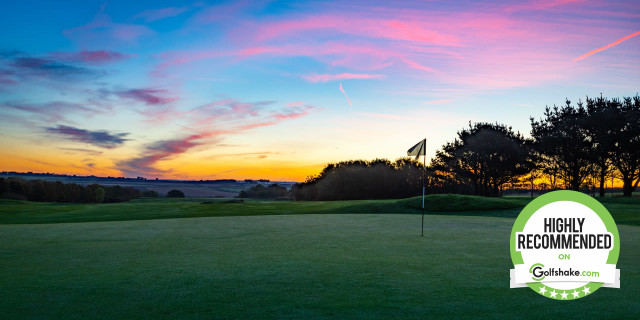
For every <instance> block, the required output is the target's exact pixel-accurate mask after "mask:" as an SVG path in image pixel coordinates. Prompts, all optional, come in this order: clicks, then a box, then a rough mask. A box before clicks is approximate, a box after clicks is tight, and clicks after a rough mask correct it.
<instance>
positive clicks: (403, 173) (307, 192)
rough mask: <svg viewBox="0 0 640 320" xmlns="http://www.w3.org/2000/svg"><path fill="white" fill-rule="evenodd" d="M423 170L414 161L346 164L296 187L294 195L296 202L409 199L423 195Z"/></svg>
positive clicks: (356, 161)
mask: <svg viewBox="0 0 640 320" xmlns="http://www.w3.org/2000/svg"><path fill="white" fill-rule="evenodd" d="M423 170H424V167H423V165H422V163H420V162H418V161H416V160H413V159H411V158H401V159H398V160H396V161H395V162H390V161H389V160H386V159H376V160H372V161H364V160H352V161H343V162H338V163H332V164H329V165H327V166H326V167H325V168H324V169H323V170H322V172H320V174H319V175H318V176H315V177H308V178H307V180H306V181H305V182H303V183H300V184H297V185H294V186H293V187H292V190H291V193H292V194H293V197H294V199H296V200H355V199H391V198H407V197H412V196H416V195H418V194H420V193H421V192H422V191H421V190H422V189H421V186H422V181H421V179H422V172H423Z"/></svg>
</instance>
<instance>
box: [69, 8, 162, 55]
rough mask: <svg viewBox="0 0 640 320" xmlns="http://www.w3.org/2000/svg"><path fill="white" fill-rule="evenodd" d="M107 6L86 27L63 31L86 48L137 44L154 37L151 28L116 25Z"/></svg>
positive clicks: (136, 25) (135, 25)
mask: <svg viewBox="0 0 640 320" xmlns="http://www.w3.org/2000/svg"><path fill="white" fill-rule="evenodd" d="M106 6H107V4H106V3H104V4H102V6H100V10H99V11H98V13H97V14H96V15H95V17H94V18H93V19H92V20H91V21H90V22H88V23H87V24H85V25H82V26H79V27H75V28H71V29H66V30H63V31H62V33H63V34H64V35H65V36H66V37H67V38H69V39H71V40H73V41H77V42H80V43H82V44H83V45H84V46H85V47H86V46H87V45H90V46H102V47H104V46H105V45H106V44H108V43H114V42H116V43H125V44H131V43H136V42H137V41H138V40H139V39H140V38H142V37H146V36H151V35H154V34H155V33H154V32H153V30H151V29H150V28H149V27H147V26H145V25H139V24H130V23H116V22H113V21H112V20H111V17H110V16H109V15H108V14H106V13H105V11H106Z"/></svg>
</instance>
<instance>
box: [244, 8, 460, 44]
mask: <svg viewBox="0 0 640 320" xmlns="http://www.w3.org/2000/svg"><path fill="white" fill-rule="evenodd" d="M428 26H429V24H428V23H424V22H421V21H419V20H406V19H384V18H362V17H357V16H347V15H342V14H324V15H317V14H316V15H312V16H307V17H303V18H299V19H291V20H285V21H277V22H268V23H264V24H261V25H260V26H259V27H258V28H256V32H257V33H256V41H258V42H262V41H266V40H271V39H275V38H280V37H285V36H288V37H290V36H294V35H298V34H301V33H313V32H316V31H319V30H323V31H324V32H326V30H330V31H332V32H333V33H334V34H351V35H356V36H360V37H366V38H382V39H388V40H399V41H416V42H425V43H432V44H437V45H445V46H458V45H459V39H458V38H457V37H455V36H452V35H448V34H442V33H440V32H436V31H434V30H432V29H431V28H429V27H428Z"/></svg>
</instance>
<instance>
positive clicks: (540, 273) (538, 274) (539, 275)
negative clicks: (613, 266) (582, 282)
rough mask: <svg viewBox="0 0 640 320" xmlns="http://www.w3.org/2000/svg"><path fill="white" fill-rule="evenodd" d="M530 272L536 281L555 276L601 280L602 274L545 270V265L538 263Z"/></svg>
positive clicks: (570, 270)
mask: <svg viewBox="0 0 640 320" xmlns="http://www.w3.org/2000/svg"><path fill="white" fill-rule="evenodd" d="M529 272H530V273H531V274H532V275H533V277H532V278H531V279H533V280H535V281H542V280H544V278H546V277H547V276H554V277H557V276H564V277H579V276H583V277H590V276H593V277H595V278H600V272H598V271H582V272H580V271H579V270H573V269H571V268H569V270H562V269H561V268H560V269H556V268H547V269H544V265H543V264H542V263H536V264H534V265H532V266H531V268H530V269H529Z"/></svg>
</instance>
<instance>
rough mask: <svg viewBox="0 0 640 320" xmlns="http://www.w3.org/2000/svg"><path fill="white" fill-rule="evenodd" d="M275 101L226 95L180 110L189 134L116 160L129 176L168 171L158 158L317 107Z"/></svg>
mask: <svg viewBox="0 0 640 320" xmlns="http://www.w3.org/2000/svg"><path fill="white" fill-rule="evenodd" d="M273 104H275V102H274V101H259V102H241V101H237V100H235V99H232V98H224V99H220V100H216V101H213V102H210V103H207V104H205V105H202V106H199V107H196V108H193V109H192V110H190V111H187V112H184V113H181V114H179V117H180V119H182V120H183V121H187V122H188V124H187V125H179V126H180V127H183V128H184V129H185V130H187V131H188V134H187V135H183V136H182V137H179V138H176V139H167V140H159V141H156V142H153V143H151V144H149V145H147V146H146V147H145V148H144V149H143V150H142V151H141V153H140V154H139V155H138V156H135V157H133V158H130V159H126V160H122V161H119V162H117V163H116V168H117V169H118V170H120V171H121V172H122V173H123V174H125V175H128V176H134V175H161V174H165V173H167V172H166V171H163V170H160V169H158V168H157V167H156V164H157V163H158V162H159V161H164V160H169V159H172V158H174V157H177V156H180V155H182V154H184V153H186V152H188V151H190V150H193V149H194V148H197V147H199V146H204V145H219V144H220V142H221V141H222V140H223V139H224V138H225V137H227V136H230V135H236V134H240V133H243V132H246V131H249V130H252V129H256V128H260V127H267V126H274V125H277V124H279V123H281V122H283V121H287V120H293V119H297V118H301V117H304V116H306V115H308V114H309V112H311V111H312V110H314V107H313V106H311V105H308V104H304V105H301V104H296V105H294V106H291V105H290V104H289V105H286V106H285V107H284V108H281V109H279V110H273V109H267V108H266V107H268V106H271V105H273ZM177 116H178V115H177Z"/></svg>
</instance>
